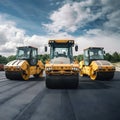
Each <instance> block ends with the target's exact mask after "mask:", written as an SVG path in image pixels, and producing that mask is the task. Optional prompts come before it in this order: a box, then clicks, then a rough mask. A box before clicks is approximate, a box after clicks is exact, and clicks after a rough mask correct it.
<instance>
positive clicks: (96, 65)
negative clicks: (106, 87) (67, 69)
mask: <svg viewBox="0 0 120 120" xmlns="http://www.w3.org/2000/svg"><path fill="white" fill-rule="evenodd" d="M79 68H80V75H81V76H83V75H88V76H90V77H91V76H92V75H93V74H94V73H101V74H103V75H104V73H112V72H113V73H114V72H115V67H114V66H113V65H112V64H111V63H110V62H108V61H105V60H98V61H92V63H91V64H90V65H89V66H86V65H84V61H81V62H80V63H79ZM108 75H109V74H108ZM93 80H94V78H93Z"/></svg>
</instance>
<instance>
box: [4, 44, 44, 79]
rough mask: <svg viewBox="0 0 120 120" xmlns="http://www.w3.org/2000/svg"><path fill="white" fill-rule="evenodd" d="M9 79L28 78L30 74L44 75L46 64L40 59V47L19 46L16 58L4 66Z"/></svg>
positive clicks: (35, 75)
mask: <svg viewBox="0 0 120 120" xmlns="http://www.w3.org/2000/svg"><path fill="white" fill-rule="evenodd" d="M4 69H5V74H6V77H7V78H8V79H24V80H28V79H29V77H30V75H33V76H34V77H42V75H43V70H44V65H43V63H42V62H41V61H39V60H38V49H37V48H35V47H32V46H23V47H17V54H16V60H13V61H11V62H9V63H7V64H6V65H5V66H4Z"/></svg>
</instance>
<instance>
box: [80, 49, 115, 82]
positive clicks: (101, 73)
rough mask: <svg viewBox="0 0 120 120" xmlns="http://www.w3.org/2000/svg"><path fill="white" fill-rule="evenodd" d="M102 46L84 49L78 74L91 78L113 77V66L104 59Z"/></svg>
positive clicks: (105, 78) (106, 78) (108, 78)
mask: <svg viewBox="0 0 120 120" xmlns="http://www.w3.org/2000/svg"><path fill="white" fill-rule="evenodd" d="M104 53H105V51H104V48H102V47H89V48H86V49H84V54H83V60H82V61H80V63H79V67H80V76H84V75H88V76H90V78H91V80H97V79H98V80H99V79H103V80H110V79H113V77H114V72H115V66H113V64H112V63H110V62H109V61H107V60H104Z"/></svg>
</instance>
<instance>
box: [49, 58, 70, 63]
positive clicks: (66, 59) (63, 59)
mask: <svg viewBox="0 0 120 120" xmlns="http://www.w3.org/2000/svg"><path fill="white" fill-rule="evenodd" d="M50 63H51V64H70V59H69V58H66V57H58V58H54V59H52V60H51V62H50Z"/></svg>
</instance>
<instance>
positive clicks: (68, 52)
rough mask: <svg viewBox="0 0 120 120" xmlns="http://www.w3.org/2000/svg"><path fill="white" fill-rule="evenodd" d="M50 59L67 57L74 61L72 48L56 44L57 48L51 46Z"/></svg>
mask: <svg viewBox="0 0 120 120" xmlns="http://www.w3.org/2000/svg"><path fill="white" fill-rule="evenodd" d="M50 57H51V59H54V58H58V57H66V58H69V59H70V60H71V61H72V59H73V53H72V46H69V45H65V44H61V45H60V44H58V45H57V44H56V45H55V46H54V45H53V46H52V45H51V47H50Z"/></svg>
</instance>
